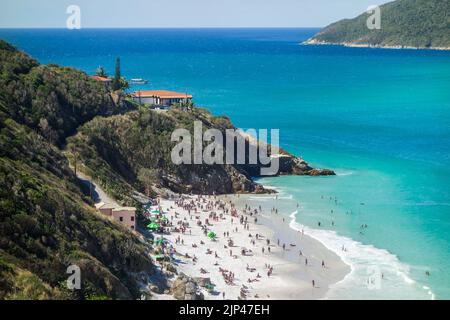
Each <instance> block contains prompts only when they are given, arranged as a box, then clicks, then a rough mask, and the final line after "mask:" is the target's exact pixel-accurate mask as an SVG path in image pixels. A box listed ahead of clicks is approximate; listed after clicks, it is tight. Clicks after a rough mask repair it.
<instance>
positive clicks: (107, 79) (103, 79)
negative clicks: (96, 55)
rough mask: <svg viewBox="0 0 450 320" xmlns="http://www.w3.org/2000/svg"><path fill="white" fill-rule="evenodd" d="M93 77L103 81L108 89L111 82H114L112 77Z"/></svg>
mask: <svg viewBox="0 0 450 320" xmlns="http://www.w3.org/2000/svg"><path fill="white" fill-rule="evenodd" d="M91 79H93V80H95V81H98V82H102V83H103V84H104V85H105V87H106V88H108V89H109V87H110V86H111V82H112V80H111V79H110V78H107V77H101V76H91Z"/></svg>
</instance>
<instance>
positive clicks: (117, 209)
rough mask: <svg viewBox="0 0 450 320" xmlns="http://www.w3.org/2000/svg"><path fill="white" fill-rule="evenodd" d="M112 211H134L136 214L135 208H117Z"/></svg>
mask: <svg viewBox="0 0 450 320" xmlns="http://www.w3.org/2000/svg"><path fill="white" fill-rule="evenodd" d="M112 211H114V212H115V211H133V212H135V211H136V208H134V207H117V208H114V209H113V210H112Z"/></svg>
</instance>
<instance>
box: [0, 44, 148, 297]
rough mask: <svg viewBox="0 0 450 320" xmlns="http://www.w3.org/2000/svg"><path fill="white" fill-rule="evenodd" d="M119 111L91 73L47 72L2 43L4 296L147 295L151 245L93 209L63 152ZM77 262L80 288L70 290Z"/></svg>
mask: <svg viewBox="0 0 450 320" xmlns="http://www.w3.org/2000/svg"><path fill="white" fill-rule="evenodd" d="M120 109H121V107H120V106H119V105H117V104H115V103H114V102H113V101H112V99H111V97H110V96H109V93H107V92H106V91H105V90H104V89H103V87H102V86H101V85H99V84H98V83H96V82H94V81H92V80H90V79H88V77H87V76H86V75H85V74H84V73H81V72H79V71H76V70H73V69H69V68H60V67H57V66H40V65H39V64H38V63H37V62H36V61H34V60H32V59H31V58H29V57H28V56H27V55H25V54H24V53H21V52H19V51H17V50H16V49H15V48H13V47H12V46H10V45H9V44H7V43H5V42H3V41H1V40H0V299H56V298H69V299H86V298H90V297H103V296H106V297H109V298H122V299H131V298H137V297H139V296H140V292H139V286H138V281H140V279H138V278H137V277H136V276H135V274H138V273H146V274H151V273H152V271H153V265H152V262H151V260H150V258H148V255H147V254H146V252H147V251H148V248H147V245H145V244H143V243H142V242H141V241H140V240H139V239H138V238H137V237H136V236H134V235H133V234H132V233H131V232H129V231H127V230H125V229H124V228H122V227H121V226H119V225H117V224H116V223H113V222H111V221H109V220H106V219H105V218H103V217H101V216H100V215H98V214H97V213H96V212H95V210H94V209H93V206H92V202H91V201H90V199H89V197H88V196H87V195H86V194H87V190H83V187H82V186H81V185H80V183H79V182H78V179H77V178H76V177H75V175H74V173H73V172H72V170H71V169H70V168H69V166H68V161H67V159H66V157H65V156H64V154H63V153H62V152H61V150H60V149H59V147H58V146H59V145H61V144H63V143H64V141H65V139H66V137H67V136H68V135H70V134H72V133H74V132H75V131H76V128H77V127H78V126H79V125H82V124H83V123H84V122H85V121H88V120H90V119H92V118H93V117H94V116H96V115H99V114H100V115H107V114H112V113H117V112H119V111H120ZM44 124H45V125H44ZM71 264H76V265H78V266H79V267H80V268H81V272H82V273H81V280H82V289H81V290H75V291H71V290H68V289H67V288H66V285H65V283H66V279H67V277H68V274H66V269H67V267H68V266H69V265H71Z"/></svg>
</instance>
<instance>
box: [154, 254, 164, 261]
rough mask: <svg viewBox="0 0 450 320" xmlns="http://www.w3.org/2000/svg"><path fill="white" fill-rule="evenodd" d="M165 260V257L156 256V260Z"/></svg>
mask: <svg viewBox="0 0 450 320" xmlns="http://www.w3.org/2000/svg"><path fill="white" fill-rule="evenodd" d="M163 259H164V256H163V255H160V254H158V255H156V256H155V260H163Z"/></svg>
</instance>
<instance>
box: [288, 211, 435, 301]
mask: <svg viewBox="0 0 450 320" xmlns="http://www.w3.org/2000/svg"><path fill="white" fill-rule="evenodd" d="M297 213H298V211H294V212H293V213H292V214H291V215H290V218H291V221H290V224H289V226H290V227H291V228H292V229H294V230H297V231H303V232H304V233H305V234H306V235H308V236H310V237H311V238H314V239H316V240H317V241H319V242H321V243H322V244H323V245H324V246H325V247H326V248H328V249H329V250H331V251H333V252H334V253H336V254H337V255H338V256H339V257H340V258H341V259H342V261H344V262H345V263H346V264H347V265H348V266H350V268H351V271H350V273H348V274H347V275H346V276H345V278H344V279H343V280H341V281H340V282H338V283H335V284H334V285H332V286H330V290H329V292H328V293H327V298H329V299H434V297H435V296H434V293H433V292H432V291H431V290H430V288H429V287H426V288H425V287H422V288H419V286H417V285H416V283H415V281H414V280H413V279H411V278H410V277H409V266H408V265H406V264H404V263H402V262H400V261H399V260H398V258H397V256H395V255H394V254H392V253H390V252H389V251H387V250H384V249H379V248H376V247H374V246H373V245H366V244H363V243H361V242H358V241H355V240H353V239H351V238H348V237H345V236H341V235H338V234H337V233H336V232H335V231H331V230H319V229H313V228H310V227H307V226H305V225H302V224H300V223H298V222H297V221H296V216H297ZM343 248H344V249H345V250H343Z"/></svg>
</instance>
